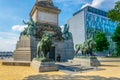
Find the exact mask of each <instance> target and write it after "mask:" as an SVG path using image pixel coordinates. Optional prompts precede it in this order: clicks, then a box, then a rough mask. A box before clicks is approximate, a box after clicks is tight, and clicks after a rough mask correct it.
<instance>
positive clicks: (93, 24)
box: [67, 6, 117, 50]
mask: <svg viewBox="0 0 120 80" xmlns="http://www.w3.org/2000/svg"><path fill="white" fill-rule="evenodd" d="M67 24H68V25H69V26H70V32H72V35H73V42H74V44H75V45H76V44H82V43H83V42H84V41H85V40H86V39H89V38H90V37H94V36H95V34H96V33H97V32H98V31H101V32H104V33H105V34H106V36H107V38H108V41H109V42H110V50H111V49H113V47H114V43H111V42H112V40H111V36H112V34H113V33H114V31H115V29H116V26H117V22H112V21H111V20H110V19H109V18H108V17H107V12H105V11H102V10H99V9H96V8H93V7H90V6H87V7H85V8H83V9H81V10H79V11H78V12H76V13H74V14H73V17H72V18H70V19H69V20H68V21H67Z"/></svg>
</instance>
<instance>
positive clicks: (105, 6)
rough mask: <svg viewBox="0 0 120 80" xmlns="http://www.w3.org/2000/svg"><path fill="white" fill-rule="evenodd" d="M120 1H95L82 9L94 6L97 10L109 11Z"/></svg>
mask: <svg viewBox="0 0 120 80" xmlns="http://www.w3.org/2000/svg"><path fill="white" fill-rule="evenodd" d="M117 1H119V0H93V1H92V3H86V4H84V5H83V6H82V7H81V8H84V7H86V6H92V7H95V8H99V9H102V10H104V11H108V10H110V9H112V8H114V5H115V2H117Z"/></svg>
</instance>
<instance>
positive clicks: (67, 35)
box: [62, 24, 72, 40]
mask: <svg viewBox="0 0 120 80" xmlns="http://www.w3.org/2000/svg"><path fill="white" fill-rule="evenodd" d="M62 37H63V39H64V40H70V39H72V33H71V32H69V25H67V24H65V27H64V31H63V33H62Z"/></svg>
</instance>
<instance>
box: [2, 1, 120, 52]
mask: <svg viewBox="0 0 120 80" xmlns="http://www.w3.org/2000/svg"><path fill="white" fill-rule="evenodd" d="M35 1H36V0H0V51H14V50H15V47H16V43H17V41H18V39H19V35H20V32H21V31H22V30H24V27H27V26H26V25H24V24H23V22H22V21H23V20H25V21H26V22H27V21H28V20H29V13H30V11H31V9H32V7H33V5H34V4H35ZM117 1H120V0H53V2H54V5H55V6H57V7H58V8H59V9H61V13H60V14H59V26H61V27H63V25H64V24H65V23H66V22H67V20H68V19H69V18H71V17H72V15H73V13H75V12H77V11H78V10H80V9H81V8H83V7H85V6H87V5H89V6H92V7H95V8H98V9H101V10H103V11H108V10H110V9H112V8H114V5H115V2H117Z"/></svg>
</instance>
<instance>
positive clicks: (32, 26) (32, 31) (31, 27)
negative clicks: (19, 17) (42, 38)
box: [21, 18, 36, 36]
mask: <svg viewBox="0 0 120 80" xmlns="http://www.w3.org/2000/svg"><path fill="white" fill-rule="evenodd" d="M23 23H24V24H25V25H28V27H27V28H25V30H24V31H23V32H21V35H28V36H35V35H36V23H35V22H34V21H33V19H32V18H30V21H28V22H25V21H24V20H23Z"/></svg>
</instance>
